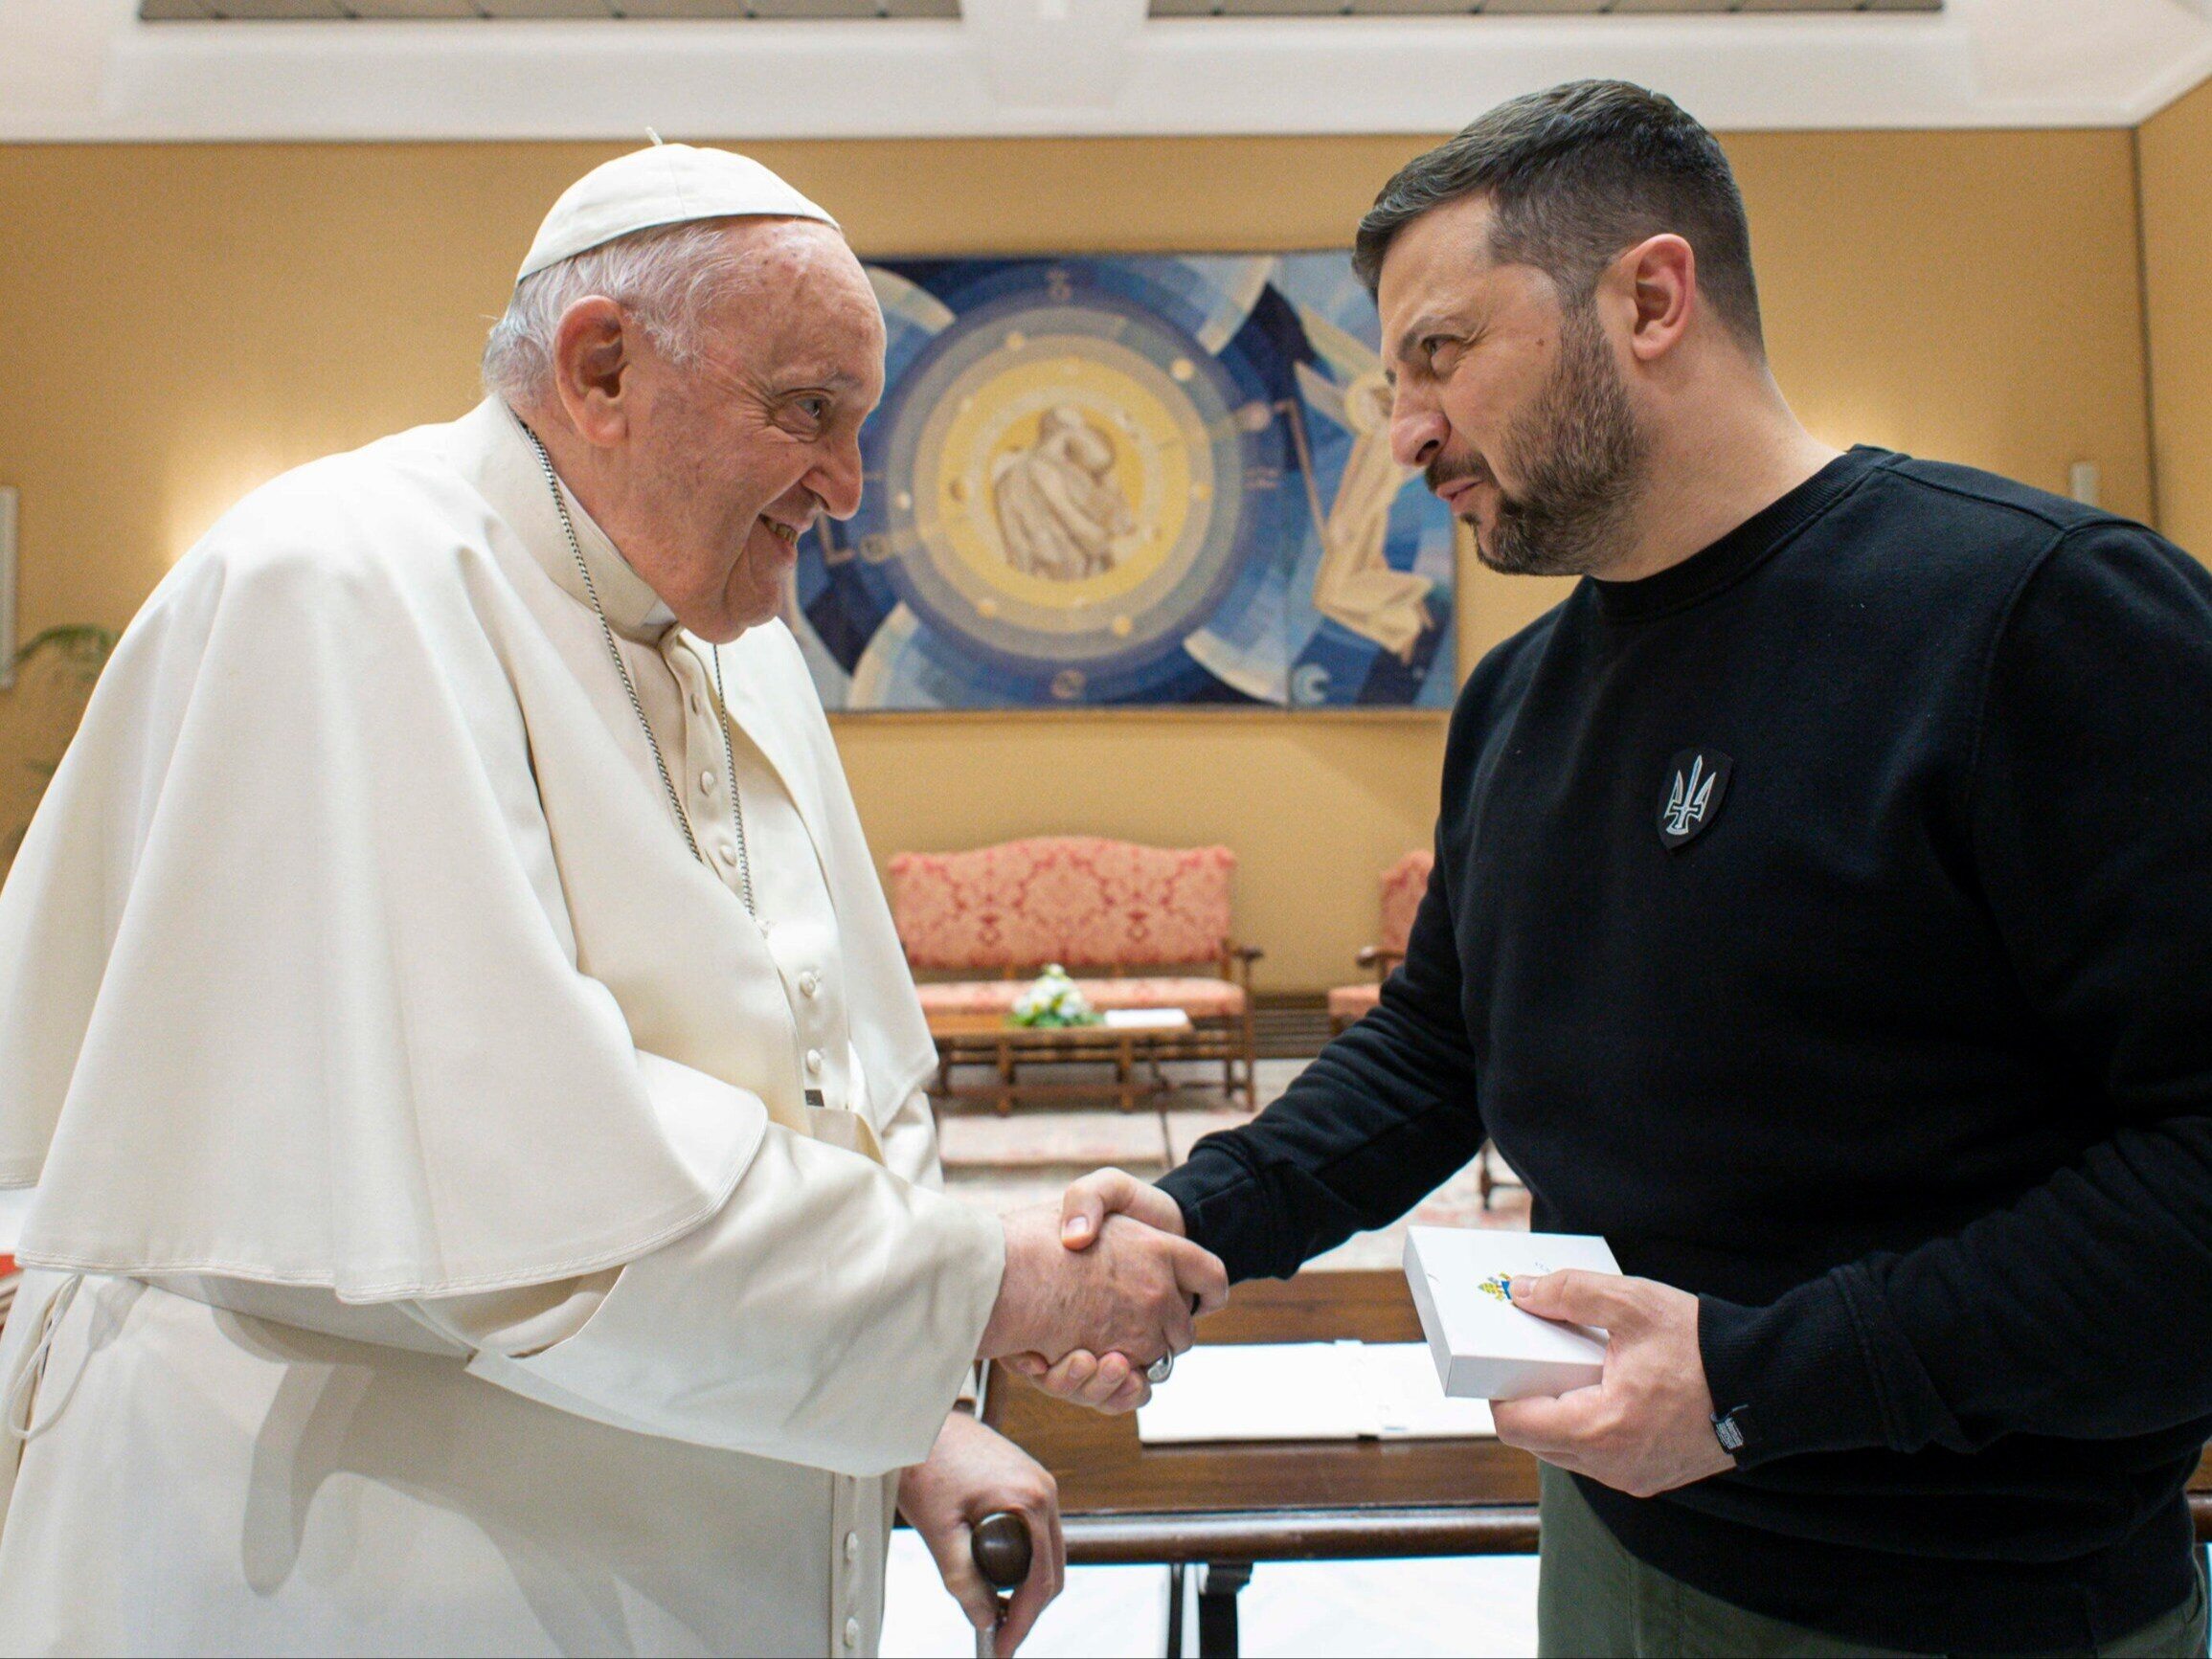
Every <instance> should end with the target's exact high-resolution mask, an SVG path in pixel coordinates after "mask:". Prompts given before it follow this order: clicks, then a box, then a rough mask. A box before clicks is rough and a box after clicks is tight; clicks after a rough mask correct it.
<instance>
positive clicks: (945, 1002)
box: [914, 977, 1244, 1020]
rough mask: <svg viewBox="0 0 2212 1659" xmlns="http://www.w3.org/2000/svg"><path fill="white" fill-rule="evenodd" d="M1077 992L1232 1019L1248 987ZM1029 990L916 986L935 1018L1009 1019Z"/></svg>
mask: <svg viewBox="0 0 2212 1659" xmlns="http://www.w3.org/2000/svg"><path fill="white" fill-rule="evenodd" d="M1075 984H1076V987H1077V988H1078V989H1079V990H1081V992H1082V993H1083V996H1084V998H1085V999H1086V1000H1087V1001H1089V1002H1090V1004H1091V1006H1092V1007H1094V1008H1095V1009H1097V1010H1099V1012H1101V1013H1103V1012H1105V1010H1107V1009H1109V1008H1180V1009H1182V1010H1183V1011H1184V1012H1185V1014H1187V1015H1189V1016H1190V1017H1191V1019H1193V1020H1230V1019H1236V1018H1240V1017H1241V1016H1242V1015H1243V1013H1244V987H1243V986H1241V985H1238V984H1234V983H1232V982H1231V981H1230V980H1228V979H1202V978H1197V977H1191V978H1166V977H1162V978H1151V979H1078V980H1076V981H1075ZM1028 988H1029V982H1028V981H1027V979H953V980H947V981H944V982H942V983H940V984H936V985H916V986H915V987H914V989H915V991H917V992H919V993H920V995H921V1005H922V1008H923V1010H924V1011H925V1012H927V1013H930V1014H1004V1013H1008V1012H1010V1011H1011V1010H1012V1008H1013V1006H1014V1002H1015V999H1016V998H1019V997H1020V996H1021V995H1022V993H1023V992H1025V991H1027V989H1028Z"/></svg>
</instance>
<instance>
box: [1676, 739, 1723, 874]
mask: <svg viewBox="0 0 2212 1659" xmlns="http://www.w3.org/2000/svg"><path fill="white" fill-rule="evenodd" d="M1734 765H1735V762H1734V761H1732V760H1730V759H1729V758H1728V757H1727V755H1725V754H1723V753H1722V752H1721V751H1719V750H1717V749H1685V750H1683V751H1682V753H1680V754H1678V755H1676V756H1675V757H1674V759H1672V760H1670V761H1668V762H1667V782H1666V789H1665V793H1664V794H1663V795H1662V796H1660V797H1659V844H1660V845H1661V846H1663V847H1665V848H1666V850H1667V851H1668V852H1670V853H1671V852H1673V851H1674V850H1675V849H1676V848H1677V847H1680V846H1682V845H1684V844H1686V843H1687V842H1689V841H1695V840H1696V839H1697V837H1698V836H1699V835H1700V834H1701V833H1702V832H1703V831H1704V827H1705V826H1706V825H1707V824H1709V823H1711V822H1712V821H1713V819H1714V818H1715V817H1716V816H1718V814H1719V813H1720V810H1721V798H1722V797H1723V796H1726V795H1727V793H1728V772H1729V769H1730V768H1731V767H1733V766H1734Z"/></svg>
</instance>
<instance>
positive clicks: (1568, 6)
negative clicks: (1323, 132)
mask: <svg viewBox="0 0 2212 1659" xmlns="http://www.w3.org/2000/svg"><path fill="white" fill-rule="evenodd" d="M1148 9H1149V11H1150V12H1151V14H1152V15H1153V16H1155V17H1315V16H1365V17H1434V16H1447V15H1448V16H1454V17H1464V16H1468V15H1471V14H1475V13H1479V14H1481V15H1483V16H1485V17H1559V16H1581V17H1596V16H1601V15H1626V14H1629V13H1635V14H1637V15H1643V16H1649V15H1653V14H1664V15H1669V16H1678V17H1681V16H1691V15H1695V14H1698V13H1704V12H1731V13H1741V12H1753V11H1758V12H1777V11H1822V12H1839V11H1942V10H1943V0H1151V4H1150V7H1149V8H1148Z"/></svg>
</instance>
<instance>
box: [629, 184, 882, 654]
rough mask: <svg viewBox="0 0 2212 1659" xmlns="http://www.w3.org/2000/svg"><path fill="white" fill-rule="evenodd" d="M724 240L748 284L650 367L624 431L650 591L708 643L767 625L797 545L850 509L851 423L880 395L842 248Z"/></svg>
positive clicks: (812, 237) (780, 240)
mask: <svg viewBox="0 0 2212 1659" xmlns="http://www.w3.org/2000/svg"><path fill="white" fill-rule="evenodd" d="M735 234H736V235H740V236H743V237H744V238H745V241H744V243H743V244H742V248H743V256H744V258H745V275H744V276H743V277H742V278H741V279H740V280H737V281H736V282H735V283H734V284H733V285H732V286H731V287H730V288H729V289H728V290H727V291H725V292H724V293H723V295H722V296H721V297H720V299H719V300H718V301H717V302H716V303H714V305H713V307H712V309H711V312H710V314H709V316H708V318H707V320H706V324H705V325H704V326H703V327H702V328H701V330H700V350H699V353H698V355H697V356H695V357H694V358H693V359H692V360H691V361H690V362H688V363H682V364H677V363H671V362H668V361H667V360H666V359H665V358H662V357H660V356H659V354H658V353H657V352H649V353H647V356H648V357H649V358H650V359H652V361H651V362H650V364H649V367H647V368H646V373H645V375H644V377H643V385H642V386H641V388H640V390H641V391H643V392H645V393H646V394H647V395H645V396H644V397H643V398H642V399H641V402H640V406H639V412H638V415H637V419H636V425H635V426H634V428H633V431H632V442H633V443H634V445H635V446H636V459H637V471H638V476H639V479H640V481H641V483H642V484H643V486H644V487H643V494H644V495H646V496H647V497H648V499H649V500H650V502H651V504H652V506H651V511H652V516H653V519H654V521H655V526H654V533H653V534H652V535H651V537H650V540H651V541H652V543H653V544H654V545H653V548H652V549H651V551H650V553H649V554H648V555H647V557H648V558H649V560H650V563H651V566H652V569H651V571H650V572H649V573H648V579H649V580H650V581H651V582H652V585H653V587H654V589H655V591H656V592H658V593H659V594H660V595H661V597H662V598H663V599H664V600H665V601H666V603H667V605H668V608H669V609H670V610H672V611H674V612H675V613H676V616H677V617H678V619H679V620H681V621H682V622H683V624H684V625H685V626H686V627H688V628H689V629H690V630H691V631H692V632H693V633H695V634H697V635H699V636H700V637H701V638H702V639H710V640H715V641H724V640H729V639H734V638H736V636H737V635H738V634H739V633H741V632H742V631H743V630H745V629H746V628H749V627H754V626H756V625H757V624H759V623H762V622H765V621H768V620H769V619H770V618H772V617H775V616H776V615H777V614H778V611H779V609H780V607H781V604H782V600H783V595H784V594H785V592H786V590H787V587H788V584H789V582H790V579H791V572H792V568H793V566H794V564H795V563H796V562H797V560H798V556H799V538H800V537H801V535H803V534H804V533H806V531H807V529H808V528H809V527H811V526H812V525H813V524H814V522H815V521H816V520H817V519H818V518H820V517H821V516H823V515H824V514H827V515H828V516H829V517H831V518H838V519H846V518H850V517H851V516H852V515H853V513H854V511H855V510H857V509H858V507H859V505H860V488H861V484H860V427H861V422H862V421H863V420H865V419H866V418H867V416H868V415H869V411H871V410H872V409H874V408H875V405H876V401H877V399H879V398H880V397H881V396H882V395H883V350H884V327H883V316H882V313H881V312H880V311H879V310H878V309H877V306H876V303H875V294H874V292H873V290H872V289H870V288H869V282H868V278H867V275H866V274H865V273H864V272H863V271H862V269H861V265H860V261H859V260H858V259H856V258H854V257H853V255H852V251H851V250H850V249H849V248H847V247H846V244H845V239H844V237H842V236H841V235H838V233H837V232H836V231H834V230H832V229H831V228H830V227H829V226H827V225H824V224H818V223H815V222H813V221H811V220H799V219H794V220H780V221H777V222H775V223H773V224H769V225H756V226H749V227H744V228H742V229H741V230H739V231H738V232H737V233H735ZM625 550H627V549H625ZM640 562H641V563H642V561H640Z"/></svg>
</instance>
